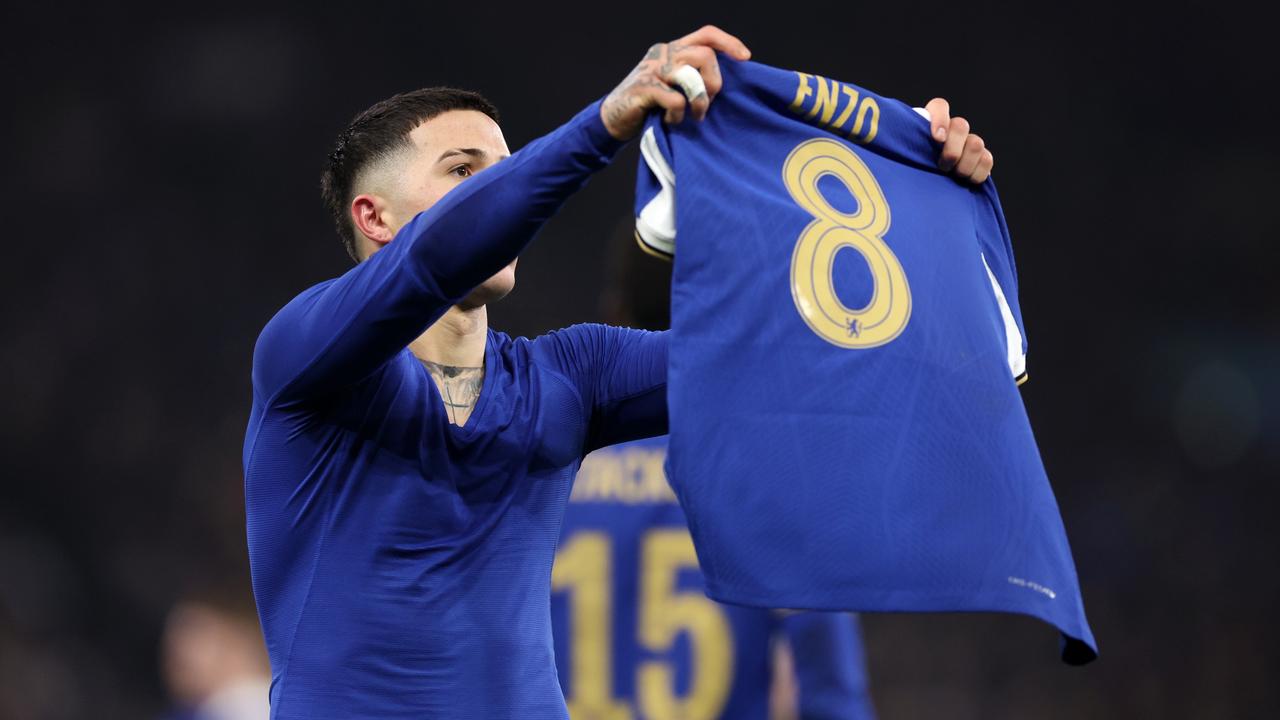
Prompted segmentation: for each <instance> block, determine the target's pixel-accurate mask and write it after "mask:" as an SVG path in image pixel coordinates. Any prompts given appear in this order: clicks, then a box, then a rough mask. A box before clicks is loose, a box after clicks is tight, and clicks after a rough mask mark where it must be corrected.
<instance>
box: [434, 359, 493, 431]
mask: <svg viewBox="0 0 1280 720" xmlns="http://www.w3.org/2000/svg"><path fill="white" fill-rule="evenodd" d="M420 362H421V363H422V364H423V366H425V367H426V368H427V372H428V373H430V374H431V379H432V380H435V381H436V387H438V388H439V389H440V397H441V398H443V399H444V407H445V410H447V411H448V413H449V422H451V423H453V424H454V425H462V424H463V423H465V422H466V421H467V418H469V417H470V416H471V411H472V410H474V409H475V407H476V400H479V399H480V388H482V387H483V386H484V366H483V365H481V366H480V367H458V366H456V365H441V364H440V363H435V362H431V361H430V360H420Z"/></svg>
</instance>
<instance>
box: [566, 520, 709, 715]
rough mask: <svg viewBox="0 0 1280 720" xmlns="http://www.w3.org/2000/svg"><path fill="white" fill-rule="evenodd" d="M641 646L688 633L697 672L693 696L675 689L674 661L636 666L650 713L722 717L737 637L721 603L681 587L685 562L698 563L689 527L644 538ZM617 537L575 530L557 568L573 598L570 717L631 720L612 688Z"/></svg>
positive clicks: (639, 691)
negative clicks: (679, 580) (614, 548)
mask: <svg viewBox="0 0 1280 720" xmlns="http://www.w3.org/2000/svg"><path fill="white" fill-rule="evenodd" d="M640 557H641V569H640V597H639V612H638V617H639V627H638V628H637V636H638V640H639V643H640V646H641V647H643V648H645V649H647V650H651V651H653V652H655V653H663V652H669V651H670V650H671V648H672V647H673V646H674V645H675V642H676V638H677V637H678V636H679V634H680V633H681V632H686V633H688V634H689V640H690V643H689V644H690V648H691V650H690V651H691V653H692V656H693V657H692V662H691V663H690V666H691V668H692V677H691V678H690V682H689V692H688V694H687V695H684V696H678V695H676V693H675V682H676V677H675V670H674V668H673V667H672V666H671V663H668V662H663V661H660V660H651V661H646V662H644V663H641V664H640V666H639V668H638V669H637V671H636V695H637V697H636V700H637V705H638V706H639V711H640V714H641V716H642V717H644V718H647V719H648V720H676V719H677V718H680V719H683V720H713V719H714V718H718V717H719V716H720V713H721V711H722V710H723V709H724V705H725V701H726V700H727V699H728V697H729V689H730V686H731V685H732V681H733V636H732V634H731V632H730V629H729V622H728V620H727V619H726V618H725V616H724V613H723V612H722V611H721V610H720V607H719V606H718V605H716V603H715V602H713V601H712V600H709V599H708V598H707V597H706V596H705V595H703V594H702V593H701V592H697V591H693V592H678V591H677V589H676V580H677V578H678V575H679V573H680V571H681V570H682V569H696V568H697V567H698V560H697V556H696V555H695V554H694V550H693V542H692V541H691V540H690V538H689V533H688V532H687V531H685V530H680V529H661V530H651V531H649V532H648V533H646V534H645V537H644V540H643V543H642V545H641V552H640ZM611 558H612V543H611V541H610V539H609V537H608V536H607V535H605V534H604V533H600V532H580V533H577V534H575V535H574V536H573V537H572V538H571V539H570V540H569V541H568V542H567V543H565V544H564V545H563V546H562V547H561V548H560V551H559V552H557V553H556V562H555V566H554V569H553V570H552V573H551V584H552V589H553V590H555V591H559V590H566V591H571V592H572V593H573V594H572V596H571V598H570V600H571V605H570V625H571V637H572V639H573V644H572V647H571V648H570V670H571V672H572V678H573V679H572V683H571V685H570V688H571V692H570V694H569V696H568V697H567V698H566V701H567V703H568V706H569V715H570V717H572V718H575V719H580V718H591V719H592V720H631V718H632V713H631V708H630V706H629V705H628V703H627V702H626V701H624V700H621V699H618V698H616V697H614V695H613V654H612V645H613V643H612V639H613V638H612V633H611V629H612V624H613V607H612V597H611V595H612V592H611V591H612V587H613V583H612V580H613V574H612V566H611Z"/></svg>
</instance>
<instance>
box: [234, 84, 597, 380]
mask: <svg viewBox="0 0 1280 720" xmlns="http://www.w3.org/2000/svg"><path fill="white" fill-rule="evenodd" d="M619 147H621V143H620V142H619V141H617V140H616V139H614V138H613V137H612V136H611V135H610V134H609V133H608V131H607V130H606V129H605V127H604V124H603V123H602V122H601V119H600V103H598V102H597V103H594V104H592V105H591V106H590V107H588V108H587V109H586V110H584V111H582V112H581V113H579V114H578V115H577V116H576V117H574V118H573V119H572V120H570V121H569V122H568V123H566V124H565V125H563V126H562V127H560V128H559V129H557V130H556V131H555V132H552V133H551V134H549V135H546V136H544V137H542V138H539V139H538V140H535V141H533V142H532V143H530V144H529V145H527V146H526V147H524V148H523V149H521V150H520V151H519V152H516V153H515V154H513V155H512V156H511V157H510V158H508V159H506V160H504V161H502V162H500V163H497V164H496V165H494V166H493V167H491V168H489V169H487V170H485V171H484V172H482V173H479V174H477V175H476V176H475V177H473V178H471V179H469V180H467V181H466V182H464V183H462V184H460V185H459V186H458V187H457V188H455V189H453V190H452V191H451V192H449V193H448V194H446V195H445V196H444V197H443V198H442V199H441V200H440V201H439V202H437V203H436V204H435V205H434V206H432V207H431V208H430V209H428V210H426V211H425V212H422V213H420V214H419V215H418V216H416V217H415V218H414V219H413V220H411V221H410V222H409V223H407V224H406V225H405V226H404V227H403V228H402V229H401V230H400V231H399V233H397V234H396V237H395V239H394V240H392V241H391V242H390V243H388V244H387V245H386V247H384V248H383V249H382V250H380V251H379V252H376V253H374V254H373V255H372V256H371V257H370V258H369V259H367V260H365V261H364V262H362V263H360V264H359V265H357V266H356V267H354V268H352V269H351V270H349V271H348V272H347V273H346V274H345V275H343V276H342V277H339V278H337V279H336V280H333V281H330V282H328V283H324V284H322V285H319V286H316V287H314V288H312V289H311V290H309V291H307V292H305V293H303V294H302V295H299V296H298V297H297V298H295V299H294V300H293V302H291V303H289V304H288V305H287V306H285V308H284V309H283V310H281V311H280V312H279V313H278V314H277V315H276V316H275V317H274V318H272V320H271V322H270V323H268V325H267V327H266V329H264V330H263V332H262V336H261V337H260V338H259V340H258V346H257V349H256V351H255V355H254V386H255V388H256V389H257V391H258V392H260V393H262V394H263V396H264V397H266V398H271V399H274V400H276V401H280V402H289V401H296V400H299V399H302V398H304V397H307V396H311V395H314V394H325V393H327V392H329V391H332V390H334V389H336V388H340V387H343V386H346V385H349V384H350V383H353V382H356V381H358V380H360V379H361V378H363V377H365V376H367V375H368V374H369V373H371V372H372V371H374V370H375V369H377V368H378V367H379V366H381V365H382V364H383V363H385V362H386V361H387V360H388V359H389V358H391V357H392V356H394V355H395V354H396V353H397V352H399V351H400V350H402V349H403V348H404V347H405V346H407V345H408V344H409V342H410V341H412V340H413V339H414V338H415V337H417V336H418V335H419V334H421V333H422V332H423V331H424V330H425V329H426V328H427V327H428V326H430V325H431V324H432V323H433V322H435V321H436V320H437V319H438V318H439V317H440V315H442V314H443V313H444V312H445V310H447V309H448V308H449V307H450V306H451V305H453V304H454V303H456V302H457V301H458V300H460V299H461V298H462V297H463V296H465V295H466V294H467V293H468V292H470V291H471V289H472V288H474V287H475V286H477V285H479V284H480V283H481V282H483V281H484V280H485V279H486V278H488V277H489V276H491V275H493V274H494V273H495V272H497V271H498V270H500V269H502V268H503V267H504V266H506V265H507V264H508V263H510V262H511V261H512V260H513V259H515V257H516V255H518V254H519V253H520V251H521V250H522V249H523V248H524V247H525V245H526V244H528V242H529V241H530V240H531V239H532V238H533V236H534V235H535V234H536V233H537V231H538V229H539V228H540V227H541V226H542V224H543V223H544V222H545V221H546V220H547V219H548V218H549V217H551V215H553V214H554V213H555V212H556V210H557V209H558V208H559V207H560V206H561V204H562V203H563V202H564V201H565V199H567V198H568V197H569V196H570V195H571V194H573V193H574V192H575V191H576V190H578V189H579V188H580V187H581V186H582V185H583V184H584V183H585V182H586V180H587V178H588V177H589V176H590V175H591V174H592V173H593V172H595V171H597V170H599V169H600V168H602V167H604V166H605V165H607V164H608V162H609V160H610V159H611V158H612V156H613V154H614V153H616V152H617V150H618V148H619Z"/></svg>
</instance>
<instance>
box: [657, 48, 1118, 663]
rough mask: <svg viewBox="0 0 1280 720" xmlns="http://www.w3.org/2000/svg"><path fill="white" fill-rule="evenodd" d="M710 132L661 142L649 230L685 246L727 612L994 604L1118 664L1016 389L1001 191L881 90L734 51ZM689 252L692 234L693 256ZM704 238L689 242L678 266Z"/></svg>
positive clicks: (717, 559)
mask: <svg viewBox="0 0 1280 720" xmlns="http://www.w3.org/2000/svg"><path fill="white" fill-rule="evenodd" d="M721 69H722V72H723V74H724V90H723V92H722V93H721V94H720V95H719V96H718V97H717V99H716V102H715V104H714V106H713V108H712V110H711V112H710V113H709V114H708V116H707V119H706V121H705V122H703V123H700V124H697V123H684V124H681V125H679V126H676V127H671V128H668V127H665V126H663V125H662V124H661V123H659V122H658V121H657V119H656V118H651V119H650V121H649V123H648V126H647V128H646V130H645V133H644V136H643V138H642V141H641V152H642V156H643V162H642V163H641V166H640V172H639V181H638V185H637V197H636V214H637V224H636V227H637V236H638V237H639V239H640V240H641V242H642V244H644V245H646V246H648V247H649V248H650V249H652V250H655V251H659V252H666V253H671V252H674V263H675V266H674V270H673V272H674V274H673V287H672V330H671V341H670V342H671V348H670V369H669V370H670V375H669V385H668V395H669V400H670V407H669V411H670V425H671V440H670V456H669V459H668V463H669V471H670V478H671V482H672V485H673V487H674V488H675V491H676V494H677V495H678V496H679V498H680V502H681V505H682V506H683V507H684V509H685V512H686V514H687V515H688V519H689V526H690V529H691V531H692V535H693V539H694V542H695V545H696V547H697V550H698V558H699V560H700V562H701V566H702V569H703V571H704V573H705V574H706V577H707V587H708V592H709V593H710V594H711V596H712V597H714V598H716V599H719V600H723V601H727V602H736V603H744V604H749V605H760V606H769V607H792V608H813V609H828V610H835V609H847V610H873V611H874V610H883V611H956V610H992V611H1008V612H1017V613H1025V614H1028V615H1032V616H1034V617H1037V618H1040V619H1042V620H1045V621H1047V622H1049V623H1052V624H1053V625H1054V626H1056V627H1057V628H1058V629H1059V630H1061V632H1062V633H1063V635H1064V636H1065V638H1066V643H1065V645H1064V648H1063V658H1064V660H1066V661H1067V662H1072V663H1079V662H1087V661H1089V660H1091V659H1093V658H1094V657H1095V656H1096V648H1095V645H1094V640H1093V636H1092V633H1091V632H1090V630H1089V626H1088V624H1087V622H1086V620H1085V615H1084V608H1083V604H1082V602H1081V598H1080V589H1079V583H1078V580H1077V578H1076V572H1075V567H1074V563H1073V560H1072V558H1071V552H1070V549H1069V547H1068V545H1067V539H1066V534H1065V531H1064V528H1063V525H1062V520H1061V518H1060V516H1059V512H1058V507H1057V503H1056V501H1055V499H1054V497H1053V492H1052V490H1051V489H1050V486H1049V482H1048V479H1047V477H1046V475H1045V472H1044V467H1043V465H1042V463H1041V460H1040V455H1039V452H1038V450H1037V448H1036V444H1035V438H1034V437H1033V435H1032V432H1031V427H1030V424H1029V422H1028V420H1027V415H1026V412H1025V410H1024V408H1023V405H1022V400H1021V398H1020V397H1019V394H1018V390H1017V387H1016V382H1017V381H1018V380H1020V379H1021V376H1022V375H1023V374H1024V372H1025V353H1026V340H1025V337H1026V334H1025V331H1024V328H1023V323H1022V316H1021V311H1020V309H1019V305H1018V293H1017V276H1016V274H1015V271H1014V262H1013V250H1012V246H1011V245H1010V242H1009V235H1008V231H1007V229H1006V227H1005V223H1004V218H1003V215H1002V212H1001V209H1000V202H999V199H998V197H997V195H996V190H995V184H994V183H993V182H990V181H988V182H987V183H985V184H983V185H981V186H977V187H973V186H967V185H961V184H959V183H957V182H955V181H954V180H952V179H950V178H948V177H947V176H945V175H944V174H942V173H940V172H939V171H937V169H936V167H935V162H936V159H937V153H938V149H937V146H936V145H935V144H934V143H933V142H932V140H931V139H930V137H929V131H928V122H927V121H926V120H925V119H924V118H922V117H920V116H919V115H918V114H917V113H915V112H913V111H912V110H911V108H909V107H907V106H906V105H904V104H902V103H900V102H897V101H895V100H890V99H887V98H884V97H880V96H878V95H875V94H872V93H870V92H867V91H866V90H864V89H862V88H859V87H857V86H855V85H852V84H849V83H843V82H837V81H834V80H829V79H827V78H823V77H820V76H816V75H811V74H807V73H796V72H788V71H783V70H779V69H776V68H771V67H768V66H765V65H760V64H756V63H735V62H731V61H727V60H722V62H721ZM677 237H678V240H677ZM677 247H678V252H675V250H676V248H677Z"/></svg>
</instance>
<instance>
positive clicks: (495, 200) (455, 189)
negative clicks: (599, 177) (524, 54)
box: [243, 26, 990, 720]
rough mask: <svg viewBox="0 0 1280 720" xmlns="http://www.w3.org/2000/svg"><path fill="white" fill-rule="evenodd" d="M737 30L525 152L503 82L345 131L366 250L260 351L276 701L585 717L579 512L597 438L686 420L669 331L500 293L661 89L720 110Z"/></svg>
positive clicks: (637, 79)
mask: <svg viewBox="0 0 1280 720" xmlns="http://www.w3.org/2000/svg"><path fill="white" fill-rule="evenodd" d="M716 51H719V52H722V53H724V54H725V55H724V56H725V57H726V58H729V59H730V61H732V60H741V59H746V58H747V57H748V56H749V52H748V51H747V48H746V47H745V46H744V45H743V44H742V42H741V41H739V40H738V39H737V38H735V37H733V36H731V35H728V34H727V33H725V32H723V31H721V30H719V29H717V28H714V27H711V26H708V27H704V28H702V29H700V30H698V31H696V32H694V33H692V34H690V35H687V36H685V37H683V38H681V39H680V40H678V41H675V42H672V43H661V44H658V45H654V46H653V47H652V48H651V49H650V51H649V53H648V54H647V55H646V56H645V58H644V60H642V61H641V63H640V64H639V65H638V66H637V67H636V68H635V69H634V70H633V71H632V72H631V73H630V74H629V75H628V76H627V77H626V79H624V80H623V82H622V83H621V84H620V85H619V86H618V87H617V88H615V89H614V90H613V91H612V92H611V93H610V94H609V95H608V96H607V97H605V98H604V99H603V100H601V101H597V102H595V103H592V104H591V105H590V106H588V107H587V108H586V109H585V110H583V111H582V112H581V113H579V114H578V115H577V116H575V117H574V118H573V119H571V120H570V121H569V122H568V123H566V124H565V125H563V126H561V127H560V128H559V129H557V130H556V131H554V132H552V133H551V134H549V135H547V136H545V137H542V138H540V139H538V140H535V141H533V142H532V143H530V144H529V145H528V146H526V147H525V148H523V149H522V150H521V151H520V152H518V153H516V154H515V155H511V156H510V157H508V156H509V152H508V150H507V146H506V142H505V140H504V139H503V136H502V131H501V130H500V129H499V127H498V124H497V120H496V118H497V112H496V111H495V110H494V108H493V106H492V105H491V104H489V103H488V102H487V101H486V100H484V98H482V97H481V96H479V95H477V94H475V93H471V92H464V91H458V90H450V89H439V88H437V89H428V90H422V91H418V92H412V93H407V94H405V95H399V96H396V97H393V98H391V99H389V100H386V101H383V102H381V103H378V104H376V105H374V106H373V107H371V108H370V109H368V110H366V111H365V112H363V113H361V114H360V115H358V116H357V117H356V119H355V120H354V121H353V122H352V124H351V126H350V127H349V128H348V129H347V130H346V131H345V132H344V133H343V134H342V136H341V137H340V139H339V141H338V143H337V145H336V147H335V148H334V150H333V152H332V153H331V155H330V158H329V167H328V169H327V171H326V172H325V174H324V187H323V192H324V196H325V199H326V201H327V203H328V204H329V206H330V209H331V210H332V211H333V213H334V215H335V220H336V221H337V225H338V229H339V232H340V233H341V235H342V237H343V239H344V241H345V243H346V247H347V250H348V251H349V253H350V254H351V255H352V257H353V258H354V259H355V260H356V261H357V264H356V266H355V267H353V268H352V269H351V270H349V271H348V272H347V273H345V274H344V275H342V276H341V277H338V278H336V279H333V280H330V281H327V282H324V283H321V284H319V285H316V286H315V287H312V288H310V289H308V290H306V291H304V292H302V293H301V294H300V295H298V296H297V297H296V298H294V299H293V300H292V301H291V302H290V303H288V304H287V305H286V306H285V307H284V308H283V309H282V310H280V312H279V313H278V314H277V315H276V316H275V317H273V318H272V319H271V321H269V322H268V323H267V326H266V327H265V328H264V329H263V331H262V334H261V336H260V337H259V339H258V343H257V346H256V348H255V351H254V362H253V404H252V409H251V412H250V418H249V425H248V428H247V431H246V436H245V446H244V457H243V460H244V468H245V503H246V515H247V532H248V542H249V554H250V560H251V563H252V575H253V585H254V593H255V596H256V599H257V602H258V611H259V616H260V619H261V621H262V626H263V631H264V634H265V637H266V642H267V649H268V654H269V656H270V659H271V667H272V685H271V692H270V695H271V698H270V699H271V705H272V710H271V712H272V717H273V718H280V719H282V718H308V719H310V720H318V719H321V718H352V717H362V718H415V719H421V718H452V719H458V720H462V719H465V718H486V719H488V718H505V717H519V718H534V719H538V718H564V717H565V704H564V699H563V697H562V695H561V692H560V687H559V684H558V682H557V680H556V671H555V663H554V660H553V657H552V639H551V629H550V612H549V602H550V579H551V561H552V557H553V555H554V552H555V545H556V540H557V533H558V530H559V524H560V517H561V513H562V512H563V509H564V505H565V502H566V498H567V496H568V492H569V485H570V481H571V479H572V477H573V473H574V471H575V469H576V468H577V466H578V464H579V461H580V459H581V458H582V456H583V455H585V454H586V453H587V452H588V451H590V450H592V449H594V448H597V447H601V446H604V445H609V444H614V443H617V442H622V441H625V440H630V439H635V438H642V437H648V436H653V435H658V434H662V433H663V432H665V431H666V399H665V390H666V389H665V378H666V341H665V339H664V338H665V336H664V335H663V334H661V333H646V332H641V331H627V330H621V329H617V328H610V327H604V326H576V327H572V328H569V329H567V330H563V331H559V332H554V333H550V334H548V335H545V336H541V337H538V338H535V339H533V340H526V339H524V338H515V339H513V338H510V337H508V336H507V335H505V334H502V333H500V332H496V331H493V330H491V329H489V327H488V321H487V315H486V309H485V308H486V305H487V304H488V303H490V302H493V301H495V300H497V299H499V298H501V297H503V296H504V295H506V294H507V293H508V292H510V290H511V288H512V286H513V284H514V280H515V261H516V256H517V255H518V254H519V253H520V251H521V250H522V249H523V248H524V246H525V245H526V244H527V243H528V242H529V241H530V240H531V239H532V237H533V235H534V234H535V233H536V232H537V230H538V229H539V227H541V225H542V223H543V222H545V221H546V219H547V218H549V217H550V216H551V215H552V214H554V213H555V212H556V210H557V209H558V208H559V207H560V205H561V203H562V202H563V201H564V200H565V199H566V198H567V197H568V196H569V195H571V194H572V193H573V192H575V191H576V190H577V189H578V188H580V187H581V186H582V184H583V183H584V182H586V180H587V178H588V177H589V176H590V175H591V174H592V173H593V172H595V171H597V170H599V169H600V168H602V167H604V166H605V165H606V164H607V163H608V162H609V160H610V159H611V158H612V156H613V155H614V154H615V153H616V152H617V151H618V149H619V148H620V147H621V146H622V144H623V143H624V142H626V141H628V140H630V139H632V138H634V137H635V135H636V134H637V133H638V132H639V130H640V128H641V127H642V125H643V122H644V119H645V116H646V114H647V113H648V112H650V111H651V110H656V111H661V112H663V113H664V118H665V120H666V121H667V122H669V123H678V122H681V121H682V120H684V117H685V115H686V113H688V114H689V115H691V116H692V119H694V120H697V119H700V118H702V117H704V116H705V115H706V113H707V110H708V107H709V105H710V103H711V102H712V100H713V99H714V97H715V95H716V93H718V92H719V91H720V89H721V81H720V72H719V66H718V64H717V63H718V60H717V57H716V54H715V53H716ZM683 65H688V66H690V67H693V68H694V69H696V70H697V71H698V72H699V74H700V76H701V79H702V80H703V83H704V84H705V86H706V90H705V92H704V93H702V94H699V95H697V96H695V97H694V98H693V99H692V100H689V101H687V100H686V98H685V96H684V95H683V94H682V93H681V92H680V91H679V90H676V89H674V88H673V85H672V84H671V83H672V82H673V81H674V80H675V73H676V72H677V70H678V68H679V67H680V66H683ZM940 107H941V103H934V104H933V106H932V107H931V109H937V108H940ZM934 123H935V126H936V130H937V131H938V132H939V133H940V135H939V139H942V138H941V135H942V134H946V135H948V136H947V137H946V138H945V142H946V145H945V146H944V150H943V157H944V158H948V160H944V162H950V163H952V164H954V167H955V171H956V172H957V173H958V174H959V175H962V176H965V177H969V178H971V179H973V180H975V181H980V180H981V179H985V177H986V172H987V171H989V168H990V156H989V154H987V153H986V151H985V150H982V149H981V148H980V145H981V141H980V140H977V138H976V136H971V135H968V134H967V129H968V128H967V124H963V122H962V121H961V120H959V119H956V120H954V121H952V120H950V118H947V117H945V113H944V112H935V114H934ZM960 149H963V150H964V152H959V151H958V150H960ZM481 171H483V172H481ZM464 180H465V182H464Z"/></svg>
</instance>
